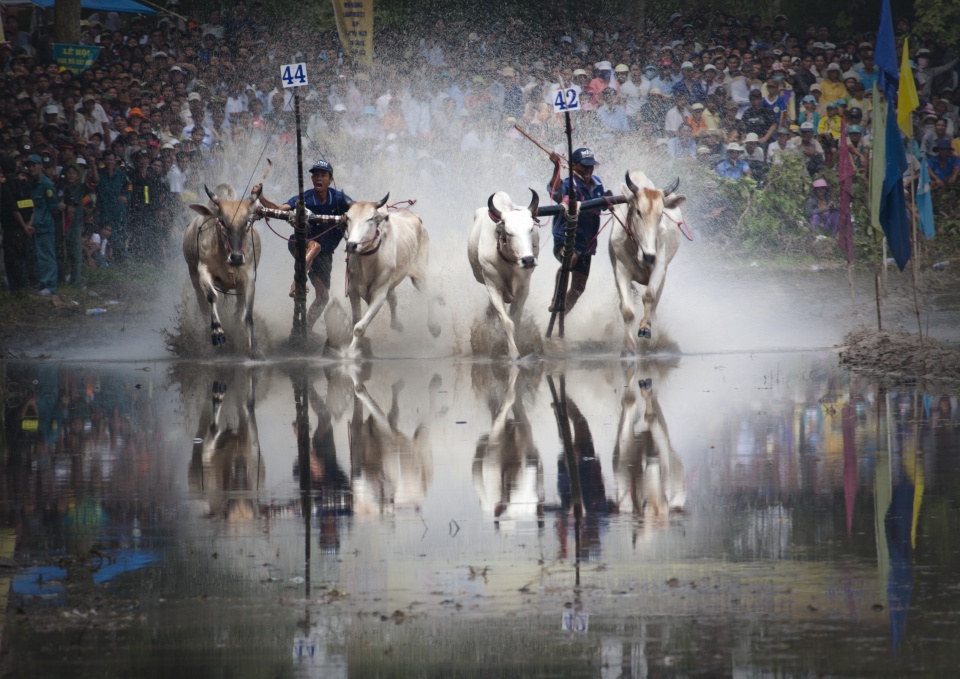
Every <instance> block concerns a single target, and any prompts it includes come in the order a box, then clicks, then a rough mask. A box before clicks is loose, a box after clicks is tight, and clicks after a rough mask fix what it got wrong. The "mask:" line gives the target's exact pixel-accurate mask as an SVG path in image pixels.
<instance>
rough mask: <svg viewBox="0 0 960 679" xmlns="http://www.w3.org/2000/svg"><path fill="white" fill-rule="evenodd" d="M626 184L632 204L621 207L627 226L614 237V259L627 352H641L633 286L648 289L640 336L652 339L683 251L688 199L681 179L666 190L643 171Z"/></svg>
mask: <svg viewBox="0 0 960 679" xmlns="http://www.w3.org/2000/svg"><path fill="white" fill-rule="evenodd" d="M626 184H627V189H629V191H628V193H627V203H626V204H625V205H621V206H618V207H617V208H615V209H616V213H617V215H618V217H619V218H620V219H621V220H622V221H623V223H624V225H625V228H621V229H614V230H613V232H612V233H611V234H610V261H611V263H612V264H613V274H614V278H615V279H616V282H617V292H618V293H619V294H620V313H621V314H622V315H623V325H624V344H625V349H626V350H627V351H629V352H630V353H635V352H636V350H637V341H636V340H635V339H634V337H633V332H632V329H631V326H632V324H633V319H634V317H635V316H636V313H635V312H634V309H633V299H632V295H631V286H632V284H633V283H637V284H639V285H643V286H646V287H645V289H644V291H643V318H642V319H640V330H639V332H638V333H637V336H638V337H646V338H649V337H650V328H651V325H652V317H653V315H654V313H655V312H656V309H657V303H658V302H659V301H660V294H661V293H662V292H663V283H664V280H665V278H666V275H667V265H668V264H670V260H672V259H673V256H674V255H675V254H676V253H677V250H678V249H679V247H680V229H679V228H678V224H679V223H681V222H682V221H683V217H682V216H681V215H680V205H681V204H682V203H683V201H685V200H686V196H682V195H676V194H674V193H673V192H674V191H676V190H677V187H678V186H679V185H680V180H679V179H677V180H676V181H675V182H674V183H673V184H672V185H671V186H670V187H668V188H666V189H663V190H660V189H658V188H656V187H655V186H654V185H653V182H651V181H650V180H649V179H648V178H647V176H646V175H645V174H643V172H641V171H640V170H631V171H630V172H627V174H626ZM624 215H625V217H626V218H625V219H624Z"/></svg>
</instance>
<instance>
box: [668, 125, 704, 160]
mask: <svg viewBox="0 0 960 679" xmlns="http://www.w3.org/2000/svg"><path fill="white" fill-rule="evenodd" d="M667 152H668V153H669V154H670V157H671V158H696V157H697V144H696V142H695V141H694V140H693V128H692V127H691V126H690V124H689V123H683V124H681V125H680V129H679V133H678V135H677V136H676V137H672V138H671V139H670V140H669V141H668V142H667Z"/></svg>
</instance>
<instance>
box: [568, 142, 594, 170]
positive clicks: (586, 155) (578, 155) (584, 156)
mask: <svg viewBox="0 0 960 679" xmlns="http://www.w3.org/2000/svg"><path fill="white" fill-rule="evenodd" d="M570 162H571V163H574V164H576V165H586V166H587V167H593V166H594V165H596V164H597V160H596V158H594V157H593V151H591V150H590V149H588V148H586V147H585V146H584V147H581V148H578V149H577V150H576V151H574V152H573V155H572V156H570Z"/></svg>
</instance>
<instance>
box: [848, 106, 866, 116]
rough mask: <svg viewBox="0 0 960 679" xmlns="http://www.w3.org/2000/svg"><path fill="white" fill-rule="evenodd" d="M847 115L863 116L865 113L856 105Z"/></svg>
mask: <svg viewBox="0 0 960 679" xmlns="http://www.w3.org/2000/svg"><path fill="white" fill-rule="evenodd" d="M847 115H848V116H862V115H863V110H862V109H861V108H860V107H859V106H854V107H852V108H851V109H850V110H849V111H847Z"/></svg>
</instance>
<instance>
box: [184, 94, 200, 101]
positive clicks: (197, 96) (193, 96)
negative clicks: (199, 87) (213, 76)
mask: <svg viewBox="0 0 960 679" xmlns="http://www.w3.org/2000/svg"><path fill="white" fill-rule="evenodd" d="M200 99H201V97H200V93H199V92H191V93H190V94H188V95H187V101H200Z"/></svg>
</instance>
